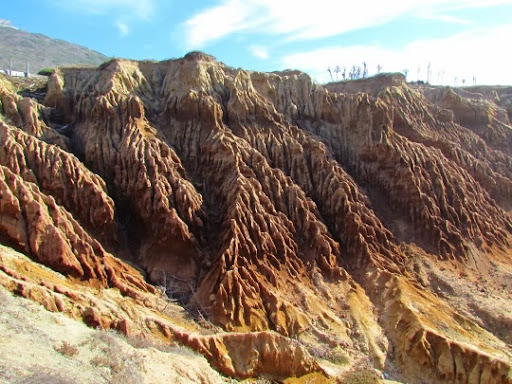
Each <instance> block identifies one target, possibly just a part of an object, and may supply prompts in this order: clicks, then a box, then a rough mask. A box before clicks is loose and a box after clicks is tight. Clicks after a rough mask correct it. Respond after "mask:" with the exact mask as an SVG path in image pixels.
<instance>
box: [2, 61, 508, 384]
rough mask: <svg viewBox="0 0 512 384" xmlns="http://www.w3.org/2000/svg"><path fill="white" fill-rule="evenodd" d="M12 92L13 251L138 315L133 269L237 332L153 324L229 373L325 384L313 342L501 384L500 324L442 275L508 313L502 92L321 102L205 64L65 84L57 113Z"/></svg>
mask: <svg viewBox="0 0 512 384" xmlns="http://www.w3.org/2000/svg"><path fill="white" fill-rule="evenodd" d="M0 92H1V95H2V105H3V114H4V116H6V119H5V120H4V122H3V123H1V122H0V141H1V143H2V149H1V150H0V166H1V168H0V170H1V172H2V175H3V179H2V180H5V181H3V182H0V187H1V195H0V199H1V202H2V206H1V207H0V218H1V220H0V234H1V235H2V239H6V240H8V241H9V242H10V244H12V245H14V246H15V247H17V248H18V249H20V250H22V251H23V252H25V253H26V254H27V255H30V256H31V257H32V258H33V259H34V260H36V261H38V262H41V263H44V264H46V265H47V266H49V267H51V268H53V269H54V270H56V271H59V272H62V273H64V274H66V275H68V276H70V277H74V278H78V279H81V280H85V281H88V282H91V283H92V282H93V281H94V282H95V283H92V284H97V285H98V286H100V287H116V288H119V289H120V290H121V291H122V292H124V293H125V294H128V295H129V296H131V297H134V298H135V300H139V303H140V302H145V303H146V304H144V305H147V295H148V294H149V295H150V294H151V293H152V292H154V291H155V289H154V288H153V287H152V286H151V285H149V284H148V283H146V282H144V281H143V280H142V276H141V275H140V274H138V272H135V270H133V269H131V268H130V267H127V266H126V265H125V264H124V263H123V262H122V261H120V260H119V259H117V258H116V257H115V256H127V255H132V256H133V260H132V261H133V262H134V263H136V264H137V265H138V267H140V268H142V269H143V270H144V271H145V272H146V273H147V275H146V276H147V279H148V281H149V282H150V283H153V284H159V285H164V286H165V287H164V289H165V290H166V292H168V293H170V294H171V295H173V294H177V293H178V292H180V295H179V300H181V302H182V304H186V305H187V307H188V308H190V309H194V310H198V311H200V312H201V313H203V314H204V315H206V316H208V318H209V319H210V320H211V321H212V322H213V323H215V324H217V325H218V326H221V327H222V328H223V329H224V330H226V331H232V332H238V333H229V334H222V333H221V334H219V335H212V336H204V337H199V336H197V335H194V336H191V335H189V334H183V335H181V336H180V334H179V332H174V331H172V332H171V331H169V329H168V326H163V325H161V322H160V323H158V324H160V325H159V326H154V327H152V329H153V330H154V329H158V330H159V331H158V332H160V333H161V334H162V335H163V337H164V338H169V337H170V336H169V335H171V334H173V335H174V336H173V337H176V338H177V339H180V340H181V342H183V343H186V344H187V345H193V346H194V348H195V349H196V350H198V351H200V352H201V353H203V354H205V356H207V357H208V358H209V360H210V361H211V362H212V364H213V365H215V366H216V367H217V368H218V369H220V370H221V371H222V372H224V373H225V374H228V375H233V376H240V377H251V376H255V375H259V374H269V375H272V376H273V377H278V378H283V377H286V376H287V375H303V374H306V373H309V372H312V371H321V369H320V366H319V365H318V363H317V362H315V361H314V359H313V358H312V357H311V356H310V355H309V354H307V353H306V352H305V350H304V347H303V346H304V345H306V346H310V347H315V348H318V346H319V345H321V346H324V347H326V348H335V347H340V348H343V349H344V350H345V351H346V353H347V355H349V357H350V359H352V361H354V362H355V361H358V359H363V358H364V357H365V356H368V357H369V358H370V362H371V364H372V365H373V366H374V367H377V368H379V369H386V370H390V371H391V372H392V373H393V374H395V375H396V376H397V377H402V378H404V379H406V380H408V381H411V382H417V381H418V382H419V381H421V380H427V381H429V382H479V380H480V382H485V380H487V379H488V378H492V380H493V381H494V382H497V383H501V382H503V383H510V380H511V379H510V376H509V374H508V371H509V370H510V367H511V364H512V351H511V349H510V345H508V344H507V341H506V340H504V339H503V336H502V335H503V334H504V332H503V330H502V329H501V327H503V326H512V324H510V323H509V322H508V320H506V319H509V317H506V316H505V317H503V318H500V320H499V321H497V320H496V319H495V320H496V321H495V320H493V319H491V321H489V319H488V318H486V319H483V318H482V317H481V316H480V315H479V314H481V313H484V311H483V310H482V311H478V310H474V311H473V310H470V309H469V307H471V306H470V304H469V303H468V304H467V305H468V308H466V307H464V306H462V305H461V307H460V308H452V307H451V306H450V305H449V304H447V303H448V302H450V297H449V295H450V292H452V293H453V292H456V291H457V290H456V289H452V290H451V291H448V292H447V293H446V296H445V297H442V296H440V292H441V293H442V291H440V290H439V289H440V288H439V287H440V286H439V284H438V282H439V281H440V280H439V279H437V280H436V278H435V276H436V273H437V272H436V270H435V269H434V268H432V267H429V266H431V265H435V266H439V267H440V268H443V269H444V270H447V273H451V274H452V276H458V277H459V278H461V279H463V280H464V281H465V282H471V279H477V278H478V277H477V276H482V274H485V273H491V271H492V273H493V280H494V281H493V284H492V287H491V288H490V289H493V290H494V289H495V291H493V292H495V293H496V294H497V295H501V296H500V297H501V298H502V299H503V300H505V301H507V300H508V303H509V304H510V297H508V299H507V298H506V297H505V296H502V295H503V292H501V291H500V289H501V290H502V289H503V286H504V287H505V289H506V288H508V289H510V288H511V287H510V283H511V280H510V277H509V276H510V274H511V273H512V260H511V257H510V250H511V243H510V239H511V237H510V235H511V232H512V220H511V217H510V215H509V213H508V210H510V209H511V208H512V201H511V200H510V196H511V192H512V158H511V152H510V151H511V149H510V145H509V144H510V134H511V133H510V132H511V131H510V129H511V128H510V126H509V125H508V122H509V119H508V116H507V112H506V110H505V109H504V107H503V106H502V105H499V103H502V104H503V103H504V101H503V102H501V101H500V102H499V103H498V99H499V95H497V97H498V99H496V98H494V101H493V100H489V97H488V96H485V97H484V96H482V97H481V98H480V99H479V100H480V101H478V102H477V101H475V100H474V99H472V98H471V97H470V96H471V95H468V94H464V93H461V91H455V90H451V89H442V88H437V89H430V88H412V87H410V86H409V85H407V84H406V83H405V79H404V78H403V76H401V75H398V74H393V75H381V76H378V77H377V78H375V79H368V80H362V81H358V82H348V83H338V84H330V85H328V86H325V87H324V86H319V85H316V84H314V83H313V81H312V80H311V79H310V78H309V77H308V76H307V75H305V74H301V73H298V72H283V73H272V74H264V73H256V72H248V71H244V70H240V69H238V70H235V69H232V68H229V67H227V66H225V65H223V64H221V63H218V62H216V61H215V60H214V59H213V58H212V57H210V56H208V55H205V54H202V53H198V52H196V53H191V54H189V55H187V56H186V57H185V58H184V59H181V60H174V61H166V62H161V63H154V62H131V61H123V60H113V61H111V62H109V63H106V64H104V65H102V66H101V67H100V68H98V69H84V70H81V69H61V70H58V71H56V72H55V73H54V74H53V75H52V77H51V78H50V80H49V82H48V92H47V95H46V99H45V102H44V104H45V105H46V107H43V106H40V105H38V104H36V103H35V102H33V101H30V100H24V99H20V97H19V96H17V95H15V94H14V93H13V91H12V89H10V88H9V87H8V85H5V86H3V88H0ZM457 92H459V93H457ZM473 93H474V92H473ZM502 96H503V95H502ZM502 99H503V100H505V99H506V97H505V96H503V97H502ZM497 103H498V104H497ZM52 116H53V117H55V116H58V117H59V119H58V120H59V122H56V121H55V120H54V119H53V120H52ZM62 127H66V128H65V130H62ZM58 130H60V131H62V132H65V134H66V136H63V135H61V134H60V133H58ZM52 135H53V136H52ZM51 137H53V138H54V139H53V141H52V140H50V139H49V138H51ZM56 138H61V139H62V140H60V141H58V140H57V139H56ZM54 144H58V146H57V145H54ZM71 152H73V153H71ZM113 244H115V246H113ZM104 247H110V248H108V249H112V250H113V251H112V252H113V253H114V255H111V254H110V253H108V252H106V251H105V250H104ZM116 253H119V255H117V254H116ZM436 268H437V267H436ZM500 284H502V285H500ZM442 287H443V288H444V286H442ZM465 287H466V285H465ZM467 287H468V288H467V290H468V291H467V292H468V297H471V295H472V294H473V293H476V291H477V289H478V288H476V287H474V286H473V285H471V284H468V285H467ZM473 290H474V291H473ZM183 292H185V294H183ZM144 297H146V299H143V298H144ZM144 300H146V301H144ZM465 305H466V304H465ZM472 308H473V309H475V308H476V307H474V306H473V307H472ZM477 309H478V308H477ZM498 315H499V310H498V313H497V316H498ZM82 317H83V319H84V321H86V322H89V323H91V324H97V325H99V326H102V327H114V328H118V329H123V327H124V326H123V324H125V325H126V324H127V323H123V322H120V323H119V324H118V323H117V322H114V321H110V320H108V321H106V320H104V316H102V315H99V314H98V311H94V310H90V311H89V312H86V313H85V312H84V314H83V316H82ZM150 323H151V322H150ZM148 324H149V323H148ZM148 327H149V326H148ZM124 328H126V327H124ZM150 328H151V327H150ZM485 328H487V329H485ZM498 328H499V329H498ZM269 330H272V331H275V332H277V333H275V332H269ZM278 334H280V335H278ZM291 337H294V338H296V339H298V340H299V343H296V342H295V341H292V340H291V339H290V338H291ZM240 344H244V345H247V348H245V349H243V350H242V349H239V345H240ZM299 344H302V346H300V345H299ZM233 356H237V360H236V361H235V360H232V358H233ZM285 361H288V362H289V364H288V363H285ZM287 364H288V365H287Z"/></svg>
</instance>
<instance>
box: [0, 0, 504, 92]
mask: <svg viewBox="0 0 512 384" xmlns="http://www.w3.org/2000/svg"><path fill="white" fill-rule="evenodd" d="M510 14H512V0H492V1H486V2H484V1H481V0H456V1H454V0H422V1H418V2H414V3H413V4H410V3H408V2H402V1H390V2H386V3H385V4H384V3H379V2H374V1H370V2H368V3H365V4H363V5H360V4H353V3H348V2H336V1H333V0H320V1H316V2H315V3H304V4H302V3H301V4H295V3H292V2H291V1H288V0H282V1H278V2H270V1H267V0H260V1H256V0H251V1H245V2H241V1H238V0H212V1H208V2H196V3H194V4H180V5H177V4H174V3H172V2H164V1H162V0H143V1H135V0H105V1H99V0H94V1H85V0H76V1H74V2H61V1H58V0H41V1H39V2H35V1H32V0H21V1H19V2H17V3H16V4H11V3H7V4H5V6H4V7H3V8H2V11H0V18H1V19H5V20H8V21H10V22H11V24H12V25H13V26H15V27H17V28H20V29H21V30H26V31H29V32H32V33H41V34H44V35H47V36H49V37H51V38H54V39H63V40H66V41H69V42H71V43H73V44H78V45H81V46H85V47H88V48H90V49H91V50H94V51H97V52H101V53H102V54H104V55H106V56H109V57H122V58H128V59H135V60H141V59H149V60H165V59H169V58H177V57H181V56H183V55H185V54H186V53H187V52H189V51H192V50H201V51H203V52H206V53H208V54H211V55H213V56H215V57H216V58H217V59H218V60H220V61H222V62H224V63H226V64H227V65H229V66H233V67H243V68H247V69H251V70H258V71H267V72H269V71H274V70H283V69H298V70H301V71H304V72H307V73H309V74H310V75H311V76H312V77H313V78H314V79H315V80H316V81H318V82H320V83H325V82H328V81H331V80H336V77H335V76H333V78H331V77H330V75H329V73H328V71H327V68H329V67H330V68H331V69H334V68H335V67H336V66H339V67H340V69H341V70H342V69H343V67H346V68H347V72H348V71H349V70H350V68H351V67H352V66H362V65H363V62H366V63H367V65H368V74H369V75H370V76H371V75H373V74H375V73H377V68H380V70H381V71H383V72H403V71H404V70H407V73H408V80H409V81H416V80H422V81H427V80H429V82H430V83H432V84H445V85H458V86H460V85H472V84H473V83H475V82H476V83H478V84H494V85H498V84H503V85H507V84H512V74H510V72H509V71H508V70H507V69H506V65H503V64H504V63H506V62H507V61H508V57H507V55H508V53H507V51H506V49H505V47H506V46H507V37H508V36H510V35H511V34H512V23H510V21H509V20H508V19H509V17H508V16H509V15H510ZM49 21H51V22H49ZM338 79H340V80H341V73H338Z"/></svg>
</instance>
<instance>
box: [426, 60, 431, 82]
mask: <svg viewBox="0 0 512 384" xmlns="http://www.w3.org/2000/svg"><path fill="white" fill-rule="evenodd" d="M430 73H431V71H430V62H429V63H428V65H427V84H430Z"/></svg>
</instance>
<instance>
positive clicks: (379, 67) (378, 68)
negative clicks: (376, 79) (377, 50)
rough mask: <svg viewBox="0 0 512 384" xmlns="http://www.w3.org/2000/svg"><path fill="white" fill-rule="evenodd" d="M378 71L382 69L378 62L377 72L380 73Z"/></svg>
mask: <svg viewBox="0 0 512 384" xmlns="http://www.w3.org/2000/svg"><path fill="white" fill-rule="evenodd" d="M380 71H382V65H380V64H378V65H377V73H380Z"/></svg>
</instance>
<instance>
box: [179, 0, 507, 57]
mask: <svg viewBox="0 0 512 384" xmlns="http://www.w3.org/2000/svg"><path fill="white" fill-rule="evenodd" d="M500 4H512V0H416V1H410V0H388V1H377V0H368V1H366V2H365V3H359V2H347V1H339V0H316V1H314V2H301V1H296V0H279V1H276V0H221V1H220V2H218V3H217V5H214V6H212V7H210V8H206V9H204V10H202V11H200V12H199V13H197V14H195V15H194V16H193V17H191V18H190V19H189V20H187V21H186V22H185V23H184V24H183V28H184V29H185V36H186V45H187V47H188V48H201V47H203V46H205V45H207V44H208V43H210V42H212V41H214V40H216V39H219V38H222V37H225V36H227V35H230V34H233V33H237V32H258V33H262V34H270V35H280V36H283V37H285V38H288V39H314V38H320V37H327V36H333V35H337V34H341V33H344V32H348V31H352V30H357V29H361V28H366V27H371V26H375V25H380V24H384V23H387V22H389V21H391V20H394V19H396V18H398V17H400V16H404V15H407V16H411V17H416V18H421V17H423V16H425V17H432V15H438V16H439V17H438V19H440V20H443V21H446V22H460V21H461V20H459V19H457V18H456V17H454V16H452V15H450V14H449V12H452V11H456V10H460V9H465V8H477V7H489V6H494V5H500Z"/></svg>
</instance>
